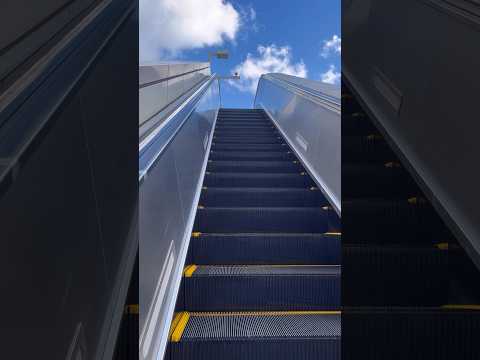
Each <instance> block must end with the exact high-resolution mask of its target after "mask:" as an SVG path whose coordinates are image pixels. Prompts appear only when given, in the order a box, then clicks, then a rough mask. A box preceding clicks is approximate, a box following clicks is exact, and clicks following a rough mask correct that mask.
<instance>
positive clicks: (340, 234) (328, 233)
mask: <svg viewBox="0 0 480 360" xmlns="http://www.w3.org/2000/svg"><path fill="white" fill-rule="evenodd" d="M323 235H338V236H342V233H341V232H326V233H324V234H323Z"/></svg>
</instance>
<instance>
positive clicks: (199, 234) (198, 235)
mask: <svg viewBox="0 0 480 360" xmlns="http://www.w3.org/2000/svg"><path fill="white" fill-rule="evenodd" d="M201 235H202V233H201V232H200V231H194V232H192V237H200V236H201Z"/></svg>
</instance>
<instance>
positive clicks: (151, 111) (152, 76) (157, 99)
mask: <svg viewBox="0 0 480 360" xmlns="http://www.w3.org/2000/svg"><path fill="white" fill-rule="evenodd" d="M205 67H209V64H208V63H165V64H156V65H141V66H140V68H139V80H138V81H139V87H140V88H139V102H140V108H139V125H142V124H144V123H145V122H147V121H150V120H154V119H152V118H153V117H154V116H155V115H156V114H160V115H159V116H160V117H165V116H166V115H168V113H169V112H171V111H173V110H174V108H175V107H176V106H178V105H179V104H175V105H174V106H173V108H172V109H170V111H166V112H165V113H161V112H162V111H164V110H165V109H166V108H168V106H169V104H171V103H172V102H174V101H175V100H176V99H178V98H180V97H181V96H183V95H185V94H187V93H188V92H189V91H190V90H191V89H193V88H194V87H195V86H196V85H198V84H199V83H200V82H201V81H202V80H204V79H206V78H207V76H208V75H209V74H210V68H208V69H204V68H205ZM200 69H203V70H200ZM206 70H208V71H206ZM153 122H154V123H158V120H155V121H153Z"/></svg>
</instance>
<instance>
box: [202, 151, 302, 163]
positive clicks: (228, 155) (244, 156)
mask: <svg viewBox="0 0 480 360" xmlns="http://www.w3.org/2000/svg"><path fill="white" fill-rule="evenodd" d="M209 159H210V160H254V161H282V160H283V161H287V160H290V161H293V160H295V159H296V158H295V155H293V153H291V152H290V153H289V152H278V151H247V152H244V151H217V150H212V151H211V152H210V157H209Z"/></svg>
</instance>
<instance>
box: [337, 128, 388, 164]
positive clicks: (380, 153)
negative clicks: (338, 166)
mask: <svg viewBox="0 0 480 360" xmlns="http://www.w3.org/2000/svg"><path fill="white" fill-rule="evenodd" d="M395 159H396V156H395V154H394V153H393V151H391V150H390V148H389V146H388V144H387V143H386V141H385V140H384V139H383V138H382V137H380V136H378V135H374V134H370V135H367V136H343V137H342V161H343V162H344V163H350V162H360V161H361V162H383V163H387V162H389V161H393V160H395Z"/></svg>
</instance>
